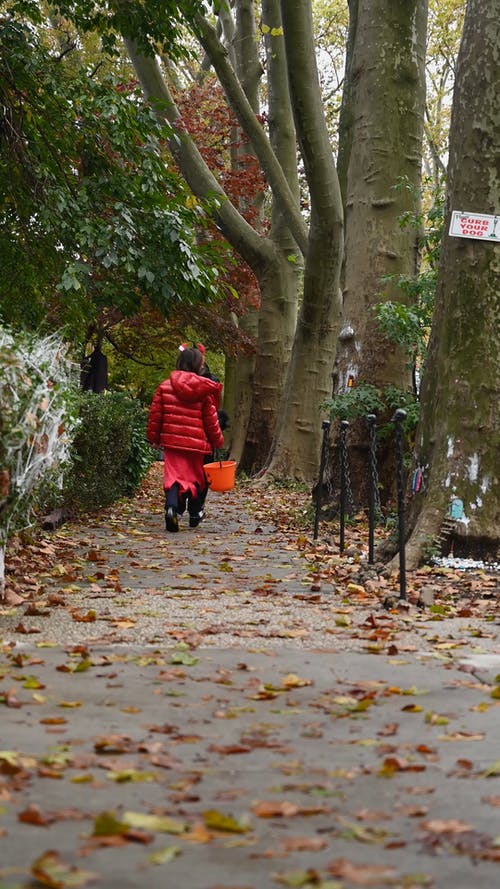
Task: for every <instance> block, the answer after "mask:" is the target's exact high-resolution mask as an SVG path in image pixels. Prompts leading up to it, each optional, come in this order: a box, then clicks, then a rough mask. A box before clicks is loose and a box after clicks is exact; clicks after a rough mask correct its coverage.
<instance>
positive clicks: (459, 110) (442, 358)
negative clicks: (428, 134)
mask: <svg viewBox="0 0 500 889" xmlns="http://www.w3.org/2000/svg"><path fill="white" fill-rule="evenodd" d="M499 45H500V0H489V2H488V3H485V2H483V0H468V3H467V9H466V15H465V22H464V31H463V37H462V43H461V47H460V52H459V57H458V65H457V73H456V81H455V90H454V97H453V109H452V121H451V130H450V156H449V166H448V189H447V198H446V215H445V229H444V235H443V242H442V251H441V263H440V268H439V278H438V287H437V294H436V309H435V317H434V321H433V326H432V332H431V340H430V345H429V352H428V357H427V361H426V365H425V373H424V378H423V384H422V412H421V418H420V424H419V428H418V430H417V442H416V452H415V459H416V462H417V464H418V465H420V466H422V468H423V469H424V473H425V488H424V490H423V492H422V493H420V494H418V495H415V497H414V501H413V512H412V533H411V536H410V539H409V542H408V546H407V561H408V564H409V566H410V567H413V566H415V565H416V564H418V562H419V561H420V560H421V559H422V557H423V555H424V554H425V550H426V548H428V546H429V543H431V542H432V541H433V540H434V539H435V537H436V535H437V534H438V532H439V531H440V529H441V526H442V523H443V521H444V520H445V519H446V518H447V516H448V513H449V506H450V500H451V498H453V497H456V498H458V499H460V500H461V501H462V503H463V516H462V518H459V519H458V520H457V521H455V523H454V525H453V536H454V537H455V538H456V546H457V550H458V549H459V548H460V550H461V551H462V552H464V553H466V554H469V553H470V554H472V555H476V554H479V553H480V554H484V555H493V556H496V557H498V547H499V544H500V481H499V460H498V455H499V453H500V414H499V405H500V352H499V349H498V338H499V334H500V325H499V319H500V299H499V275H498V269H499V262H500V244H499V243H498V242H494V241H490V242H484V241H480V240H472V239H462V238H456V237H450V236H449V234H448V230H449V223H450V215H451V212H452V210H461V211H469V212H476V213H488V214H495V213H498V211H499V207H500V175H499V168H498V146H499V145H500V99H499V92H498V84H499V82H500V54H499V52H498V47H499Z"/></svg>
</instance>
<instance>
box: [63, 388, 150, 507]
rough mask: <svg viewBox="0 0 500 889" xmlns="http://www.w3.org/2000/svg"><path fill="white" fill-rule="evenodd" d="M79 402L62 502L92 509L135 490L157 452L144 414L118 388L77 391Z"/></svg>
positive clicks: (133, 401)
mask: <svg viewBox="0 0 500 889" xmlns="http://www.w3.org/2000/svg"><path fill="white" fill-rule="evenodd" d="M79 401H80V405H79V417H80V425H79V428H78V432H77V434H76V436H75V439H74V442H73V454H72V457H73V466H72V469H71V471H70V473H69V476H68V478H67V481H66V486H65V501H66V505H67V506H69V507H72V508H73V509H77V510H87V511H93V510H97V509H99V508H100V507H102V506H109V504H110V503H113V502H114V501H115V500H118V499H119V498H120V497H124V496H127V495H130V494H133V493H134V491H135V490H136V489H137V488H138V486H139V484H140V482H141V480H142V479H143V477H144V475H145V474H146V472H147V470H148V468H149V466H150V465H151V463H152V462H153V460H154V457H155V452H154V451H153V449H152V448H151V447H150V446H149V444H148V443H147V441H146V432H145V429H146V415H145V412H144V409H143V408H142V406H141V405H140V404H139V402H138V401H135V400H133V399H131V398H129V397H128V396H126V395H124V394H123V393H121V392H105V393H100V394H96V393H93V392H86V393H81V394H80V396H79Z"/></svg>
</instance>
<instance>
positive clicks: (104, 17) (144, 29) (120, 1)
mask: <svg viewBox="0 0 500 889" xmlns="http://www.w3.org/2000/svg"><path fill="white" fill-rule="evenodd" d="M5 5H6V6H7V8H8V9H9V10H10V11H12V12H15V13H17V14H20V15H24V16H26V17H28V18H30V20H31V21H33V22H40V21H41V14H40V3H39V0H9V2H7V3H6V4H5ZM209 5H211V4H209V3H208V2H207V3H204V2H202V0H142V2H140V3H135V2H127V0H117V2H114V3H109V2H107V0H54V2H53V3H51V6H52V7H53V9H54V10H56V11H57V12H58V13H59V14H60V15H62V16H64V17H65V18H67V19H69V20H70V21H72V22H73V23H74V25H75V26H76V28H77V30H79V31H80V32H81V33H85V32H87V31H96V32H98V33H99V34H100V35H101V40H102V46H103V49H104V50H105V51H106V52H111V53H118V51H119V35H120V34H123V35H124V36H125V37H131V38H132V39H134V40H135V41H136V42H137V44H138V46H140V48H141V49H142V50H143V51H144V52H149V53H152V52H153V47H154V46H156V45H158V46H161V48H162V49H163V50H164V52H168V53H169V55H170V56H171V57H172V58H175V57H177V58H178V57H180V56H183V55H186V51H185V48H184V46H183V41H182V36H183V32H182V26H183V24H184V23H186V22H187V23H190V22H192V21H193V19H194V16H195V15H196V13H198V12H204V11H205V8H206V7H207V6H209Z"/></svg>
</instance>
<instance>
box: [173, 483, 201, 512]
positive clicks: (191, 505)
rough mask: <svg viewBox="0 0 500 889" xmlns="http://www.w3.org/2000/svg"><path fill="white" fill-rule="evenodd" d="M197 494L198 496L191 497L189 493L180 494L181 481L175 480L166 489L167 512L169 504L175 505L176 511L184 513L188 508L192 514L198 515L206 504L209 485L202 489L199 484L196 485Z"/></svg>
mask: <svg viewBox="0 0 500 889" xmlns="http://www.w3.org/2000/svg"><path fill="white" fill-rule="evenodd" d="M196 488H197V494H196V497H192V496H191V497H190V496H188V495H187V494H179V483H178V482H174V484H173V485H172V487H171V488H167V490H166V491H165V512H166V511H167V509H168V507H169V506H173V508H174V509H175V511H176V512H177V513H178V514H179V515H182V514H183V512H185V509H186V502H187V508H188V512H189V515H190V516H197V515H199V513H200V512H201V510H202V509H203V506H204V505H205V500H206V497H207V493H208V485H207V486H206V488H204V489H203V490H202V491H200V490H199V487H198V485H196Z"/></svg>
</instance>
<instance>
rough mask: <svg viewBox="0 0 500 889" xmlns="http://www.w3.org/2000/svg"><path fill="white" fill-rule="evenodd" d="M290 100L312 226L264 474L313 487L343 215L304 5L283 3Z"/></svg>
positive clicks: (336, 312) (304, 0)
mask: <svg viewBox="0 0 500 889" xmlns="http://www.w3.org/2000/svg"><path fill="white" fill-rule="evenodd" d="M281 15H282V21H283V28H284V41H285V47H286V55H287V66H288V79H289V84H290V96H291V102H292V108H293V112H294V118H295V127H296V130H297V135H298V139H299V146H300V150H301V154H302V159H303V162H304V168H305V172H306V177H307V183H308V186H309V195H310V202H311V221H310V229H309V240H308V248H307V254H306V264H305V270H304V294H303V300H302V305H301V308H300V312H299V317H298V322H297V330H296V333H295V338H294V343H293V348H292V356H291V360H290V364H289V367H288V372H287V378H286V383H285V391H284V395H283V399H282V404H281V407H280V414H279V418H278V425H277V432H276V438H275V441H274V444H273V448H272V453H271V458H270V460H269V463H268V467H267V469H268V472H270V473H271V474H275V475H278V476H281V477H292V478H294V477H295V478H298V479H302V480H304V481H308V482H312V480H313V479H314V478H315V476H316V474H317V471H318V465H319V452H320V447H321V404H322V402H323V401H324V400H325V398H326V397H327V396H328V395H329V394H330V379H331V376H330V374H331V367H332V365H333V356H334V348H335V341H336V337H337V334H338V325H339V320H340V299H339V277H340V263H341V257H342V246H343V213H342V199H341V194H340V187H339V181H338V177H337V171H336V169H335V163H334V160H333V156H332V151H331V147H330V143H329V138H328V131H327V126H326V121H325V115H324V109H323V104H322V100H321V91H320V86H319V79H318V71H317V67H316V57H315V51H314V36H313V23H312V11H311V3H310V0H294V2H293V3H290V2H287V0H281Z"/></svg>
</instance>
